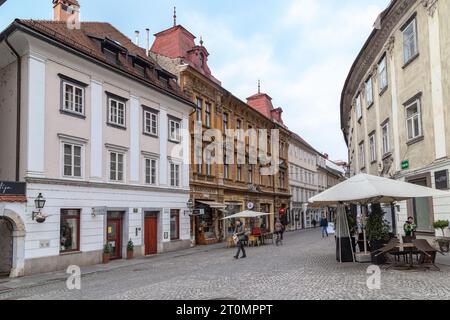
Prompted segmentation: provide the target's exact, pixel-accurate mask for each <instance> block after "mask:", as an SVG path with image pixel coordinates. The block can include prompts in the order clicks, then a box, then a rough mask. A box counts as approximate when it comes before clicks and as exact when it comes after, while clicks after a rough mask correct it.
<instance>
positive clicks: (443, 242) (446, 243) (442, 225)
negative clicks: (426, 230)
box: [433, 220, 450, 253]
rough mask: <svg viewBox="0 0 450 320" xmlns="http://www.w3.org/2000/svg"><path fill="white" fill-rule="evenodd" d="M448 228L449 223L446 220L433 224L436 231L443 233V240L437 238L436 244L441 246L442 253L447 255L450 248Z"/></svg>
mask: <svg viewBox="0 0 450 320" xmlns="http://www.w3.org/2000/svg"><path fill="white" fill-rule="evenodd" d="M448 226H449V222H448V221H445V220H439V221H436V222H435V223H434V224H433V227H434V228H435V229H436V230H441V232H442V238H437V239H436V242H437V243H438V244H439V248H440V249H441V251H442V252H445V253H448V252H449V246H450V239H449V238H446V237H445V229H447V228H448Z"/></svg>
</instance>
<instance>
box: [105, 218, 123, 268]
mask: <svg viewBox="0 0 450 320" xmlns="http://www.w3.org/2000/svg"><path fill="white" fill-rule="evenodd" d="M107 234H108V243H109V245H110V246H111V259H112V260H114V259H122V220H120V219H108V226H107Z"/></svg>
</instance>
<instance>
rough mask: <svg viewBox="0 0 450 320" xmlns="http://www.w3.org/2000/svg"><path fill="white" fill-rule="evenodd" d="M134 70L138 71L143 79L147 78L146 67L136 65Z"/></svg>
mask: <svg viewBox="0 0 450 320" xmlns="http://www.w3.org/2000/svg"><path fill="white" fill-rule="evenodd" d="M134 68H135V69H136V71H137V72H138V73H139V75H140V76H141V77H145V67H143V66H141V65H139V64H135V65H134Z"/></svg>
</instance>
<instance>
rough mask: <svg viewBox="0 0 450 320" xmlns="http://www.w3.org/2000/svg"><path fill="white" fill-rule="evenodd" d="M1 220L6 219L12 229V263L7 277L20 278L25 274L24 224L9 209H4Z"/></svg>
mask: <svg viewBox="0 0 450 320" xmlns="http://www.w3.org/2000/svg"><path fill="white" fill-rule="evenodd" d="M3 218H6V219H7V220H8V221H9V222H10V223H11V225H12V227H13V231H12V237H13V257H12V258H13V261H12V269H11V273H10V275H9V276H10V277H11V278H17V277H22V276H24V273H25V224H24V223H23V221H22V219H21V218H20V216H19V215H18V214H17V213H16V212H14V211H12V210H10V209H6V208H5V209H4V212H3Z"/></svg>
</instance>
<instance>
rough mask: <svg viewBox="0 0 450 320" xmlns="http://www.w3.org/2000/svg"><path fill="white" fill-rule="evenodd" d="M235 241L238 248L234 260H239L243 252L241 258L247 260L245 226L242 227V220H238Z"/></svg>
mask: <svg viewBox="0 0 450 320" xmlns="http://www.w3.org/2000/svg"><path fill="white" fill-rule="evenodd" d="M233 238H234V239H236V240H235V241H236V246H237V248H238V249H237V252H236V255H235V256H234V258H235V259H236V260H237V259H239V254H240V253H241V251H242V257H241V258H247V254H246V253H245V248H244V241H245V229H244V226H243V225H242V222H241V220H239V219H238V220H236V227H235V229H234V236H233Z"/></svg>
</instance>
